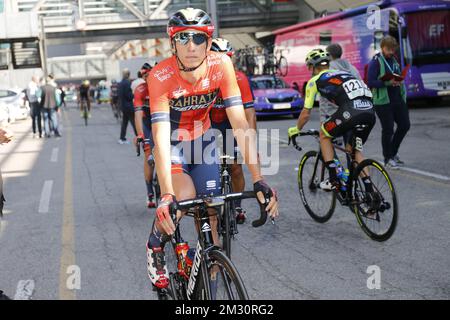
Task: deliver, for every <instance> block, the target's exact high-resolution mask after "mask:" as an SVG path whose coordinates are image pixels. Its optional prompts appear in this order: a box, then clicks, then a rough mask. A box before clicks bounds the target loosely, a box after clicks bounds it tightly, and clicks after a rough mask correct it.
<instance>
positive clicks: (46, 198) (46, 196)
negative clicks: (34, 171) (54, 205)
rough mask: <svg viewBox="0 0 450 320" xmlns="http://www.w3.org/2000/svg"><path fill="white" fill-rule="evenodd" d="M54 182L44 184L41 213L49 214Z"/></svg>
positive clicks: (40, 205)
mask: <svg viewBox="0 0 450 320" xmlns="http://www.w3.org/2000/svg"><path fill="white" fill-rule="evenodd" d="M52 188H53V180H47V181H45V182H44V186H43V187H42V193H41V201H40V202H39V213H47V212H48V207H49V204H50V196H51V195H52Z"/></svg>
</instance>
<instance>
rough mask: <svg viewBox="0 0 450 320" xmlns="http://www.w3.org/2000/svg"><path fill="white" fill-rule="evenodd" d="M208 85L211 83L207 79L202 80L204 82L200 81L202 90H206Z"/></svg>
mask: <svg viewBox="0 0 450 320" xmlns="http://www.w3.org/2000/svg"><path fill="white" fill-rule="evenodd" d="M210 83H211V81H209V79H208V78H206V79H204V80H203V81H202V89H203V90H205V89H208V88H209V85H210Z"/></svg>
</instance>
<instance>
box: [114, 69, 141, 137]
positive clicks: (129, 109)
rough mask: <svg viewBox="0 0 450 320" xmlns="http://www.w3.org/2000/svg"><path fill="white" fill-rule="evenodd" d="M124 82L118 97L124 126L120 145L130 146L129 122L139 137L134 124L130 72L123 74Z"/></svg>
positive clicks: (120, 84) (120, 86)
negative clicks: (128, 138) (127, 137)
mask: <svg viewBox="0 0 450 320" xmlns="http://www.w3.org/2000/svg"><path fill="white" fill-rule="evenodd" d="M122 76H123V77H122V81H121V82H120V83H119V88H118V96H119V106H120V109H121V110H122V115H123V116H122V126H121V128H120V139H119V141H118V143H119V144H129V142H128V141H127V139H126V134H127V127H128V122H131V125H132V127H133V130H134V134H135V135H136V136H137V131H136V125H135V123H134V106H133V92H132V90H131V81H130V71H129V70H128V69H124V70H123V72H122Z"/></svg>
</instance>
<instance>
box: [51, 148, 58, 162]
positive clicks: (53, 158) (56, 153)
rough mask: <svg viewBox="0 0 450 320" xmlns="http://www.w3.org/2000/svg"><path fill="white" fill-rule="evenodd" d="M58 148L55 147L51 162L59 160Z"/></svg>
mask: <svg viewBox="0 0 450 320" xmlns="http://www.w3.org/2000/svg"><path fill="white" fill-rule="evenodd" d="M58 151H59V149H58V148H53V150H52V157H51V158H50V162H58Z"/></svg>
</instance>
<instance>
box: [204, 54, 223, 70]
mask: <svg viewBox="0 0 450 320" xmlns="http://www.w3.org/2000/svg"><path fill="white" fill-rule="evenodd" d="M207 61H208V66H210V67H212V66H216V65H219V64H221V63H222V59H221V56H216V55H210V56H208V60H207Z"/></svg>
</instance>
